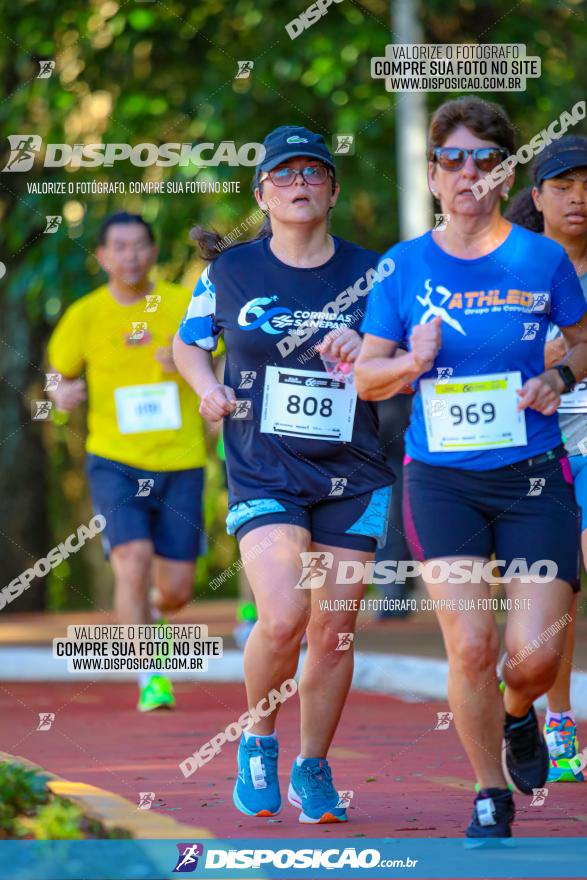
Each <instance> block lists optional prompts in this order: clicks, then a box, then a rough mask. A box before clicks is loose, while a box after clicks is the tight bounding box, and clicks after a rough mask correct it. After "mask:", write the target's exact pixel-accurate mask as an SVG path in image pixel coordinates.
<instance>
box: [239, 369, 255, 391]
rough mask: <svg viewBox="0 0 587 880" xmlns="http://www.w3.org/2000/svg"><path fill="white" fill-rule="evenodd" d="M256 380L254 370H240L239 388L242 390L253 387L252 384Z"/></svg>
mask: <svg viewBox="0 0 587 880" xmlns="http://www.w3.org/2000/svg"><path fill="white" fill-rule="evenodd" d="M256 378H257V373H256V372H255V370H241V381H240V385H239V386H238V387H239V388H244V389H245V390H247V389H248V388H252V387H253V382H254V381H255V379H256Z"/></svg>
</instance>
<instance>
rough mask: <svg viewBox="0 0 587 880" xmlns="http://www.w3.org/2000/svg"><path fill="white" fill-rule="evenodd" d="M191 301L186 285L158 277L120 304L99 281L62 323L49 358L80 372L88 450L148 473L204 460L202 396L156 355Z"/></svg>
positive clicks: (62, 368)
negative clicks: (143, 292)
mask: <svg viewBox="0 0 587 880" xmlns="http://www.w3.org/2000/svg"><path fill="white" fill-rule="evenodd" d="M159 298H160V299H159ZM189 300H190V294H189V292H188V291H187V290H185V289H184V288H183V287H179V286H178V285H177V284H168V283H167V282H166V281H157V282H156V285H155V288H154V289H153V290H152V292H151V294H149V298H148V299H147V298H144V299H140V300H138V301H137V302H136V303H133V304H132V305H121V304H120V303H118V302H117V301H116V300H115V299H114V297H113V296H112V294H111V293H110V292H109V290H108V286H107V285H106V284H104V285H103V286H102V287H98V289H97V290H94V291H93V292H92V293H89V294H87V295H86V296H83V297H82V298H81V299H79V300H78V301H77V302H75V303H73V305H71V306H70V307H69V308H68V309H67V311H66V312H65V314H64V315H63V317H62V318H61V320H60V321H59V323H58V325H57V327H56V328H55V330H54V332H53V335H52V336H51V339H50V341H49V363H50V365H51V367H53V368H54V369H55V370H57V372H59V373H61V374H62V375H63V376H64V377H65V378H66V379H75V378H77V377H78V376H80V375H81V374H82V373H83V371H84V370H85V373H86V382H87V388H88V438H87V442H86V449H87V451H88V452H92V453H94V454H95V455H100V456H103V457H104V458H110V459H113V460H114V461H119V462H121V463H122V464H127V465H130V466H131V467H138V468H145V469H146V470H152V471H175V470H185V469H187V468H195V467H204V466H205V464H206V448H205V442H204V427H203V421H202V418H201V416H200V415H199V413H198V406H199V398H198V397H197V396H196V395H195V394H194V392H193V391H192V390H191V388H190V387H189V386H188V384H187V383H186V382H185V381H184V380H183V379H182V378H181V377H180V375H179V373H177V372H176V371H174V372H166V371H165V369H164V368H163V365H162V364H161V363H159V361H158V360H157V358H156V356H155V355H156V352H157V350H158V349H159V348H168V347H169V346H170V344H171V340H172V339H173V336H174V335H175V332H176V331H177V328H178V327H179V324H180V322H181V320H182V318H183V316H184V314H185V310H186V308H187V305H188V303H189Z"/></svg>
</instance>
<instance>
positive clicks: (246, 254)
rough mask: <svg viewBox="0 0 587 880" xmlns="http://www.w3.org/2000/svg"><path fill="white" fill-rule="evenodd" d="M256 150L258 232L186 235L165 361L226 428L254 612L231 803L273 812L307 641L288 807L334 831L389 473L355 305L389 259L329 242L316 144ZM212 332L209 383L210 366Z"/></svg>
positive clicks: (332, 190)
mask: <svg viewBox="0 0 587 880" xmlns="http://www.w3.org/2000/svg"><path fill="white" fill-rule="evenodd" d="M264 146H265V150H266V152H265V156H264V159H263V161H262V162H261V163H260V165H259V166H258V168H257V171H256V175H255V180H254V193H255V198H256V200H257V203H258V205H259V207H260V208H261V210H262V211H263V212H265V214H266V215H267V217H266V222H265V224H264V227H263V229H262V230H261V234H260V236H259V237H257V238H256V239H255V240H253V241H250V242H245V243H243V244H239V245H236V246H233V247H230V248H226V249H223V248H222V242H221V241H220V240H219V238H218V237H214V236H213V235H212V234H211V233H204V232H202V231H201V230H199V231H196V237H197V238H198V240H199V241H200V245H201V247H202V252H203V255H204V257H205V258H207V259H209V260H210V261H211V262H210V265H209V266H208V268H207V269H206V270H205V271H204V272H203V274H202V276H201V278H200V280H199V281H198V284H197V286H196V289H195V291H194V294H193V297H192V300H191V302H190V305H189V308H188V311H187V314H186V316H185V319H184V321H183V322H182V324H181V327H180V330H179V333H178V336H177V337H176V340H175V346H174V356H175V360H176V363H177V366H178V369H179V371H180V372H181V373H182V375H183V376H184V377H185V378H186V380H187V381H188V382H189V383H190V384H191V385H192V387H193V388H194V390H195V391H196V393H197V394H198V395H199V396H200V397H201V406H200V412H201V414H202V415H203V416H204V418H206V419H207V420H208V421H210V422H218V421H220V420H222V419H224V438H225V449H226V464H227V471H228V487H229V514H228V518H227V530H228V532H229V534H234V535H236V537H237V539H238V541H239V545H240V551H241V556H242V561H243V564H244V567H245V571H246V574H247V577H248V579H249V581H250V583H251V586H252V589H253V592H254V595H255V600H256V603H257V608H258V615H259V619H258V621H257V623H256V624H255V626H254V628H253V630H252V632H251V635H250V636H249V639H248V641H247V644H246V648H245V654H244V665H245V680H246V687H247V698H248V705H249V707H257V710H258V715H260V716H261V717H257V718H256V719H255V720H254V723H253V724H252V725H251V726H250V727H249V728H248V729H247V730H246V731H245V732H244V734H243V736H242V738H241V742H240V747H239V755H238V779H237V782H236V785H235V789H234V803H235V805H236V806H237V808H238V809H239V810H240V811H241V812H243V813H245V814H247V815H251V816H271V815H275V814H276V813H278V812H279V811H280V809H281V793H280V788H279V780H278V775H277V757H278V744H277V737H276V734H275V721H276V716H277V711H278V708H279V703H280V699H279V694H280V693H282V691H280V689H281V688H282V686H283V685H284V683H285V682H288V681H289V680H291V679H292V678H293V676H294V675H295V673H296V669H297V665H298V661H299V653H300V644H301V641H302V638H303V636H304V632H306V633H307V639H308V652H307V656H306V660H305V663H304V667H303V671H302V674H301V678H300V684H299V691H300V705H301V749H300V755H299V756H298V757H297V758H295V759H294V761H293V767H292V772H291V779H290V786H289V792H288V798H289V801H290V803H292V804H293V805H294V806H296V807H297V808H298V809H299V810H300V821H301V822H308V823H321V822H344V821H346V818H347V815H346V809H345V807H346V803H344V802H343V803H341V802H339V797H338V794H337V791H336V789H335V787H334V785H333V782H332V775H331V771H330V767H329V764H328V760H327V753H328V749H329V747H330V743H331V741H332V738H333V736H334V733H335V731H336V728H337V725H338V722H339V719H340V716H341V713H342V710H343V707H344V703H345V700H346V696H347V694H348V690H349V687H350V684H351V679H352V672H353V645H352V641H353V634H354V628H355V621H356V616H357V611H358V610H359V605H360V600H361V598H362V596H363V594H364V591H365V588H366V587H365V583H364V581H365V580H367V579H366V578H364V577H363V574H362V573H363V571H364V568H365V563H367V562H370V561H371V560H372V559H373V556H374V550H375V547H376V544H377V543H378V542H380V541H383V540H384V535H385V531H386V519H387V511H388V507H389V501H390V495H391V483H392V482H393V479H394V477H393V473H392V471H391V470H390V469H389V468H388V467H387V465H386V464H385V460H384V457H383V455H382V453H381V451H380V449H379V443H378V435H377V427H378V424H377V415H376V411H375V407H374V405H373V404H369V403H364V402H362V401H358V400H357V395H356V391H355V388H354V382H353V375H352V365H353V362H354V360H355V358H356V356H357V354H358V350H359V347H360V343H361V337H360V336H359V334H358V332H357V329H358V326H359V323H360V319H361V317H362V315H363V314H364V308H365V298H366V295H367V294H368V292H369V290H370V288H371V286H372V284H373V283H374V281H376V280H381V279H382V277H383V276H384V275H385V274H386V273H388V272H390V271H392V268H393V264H392V263H391V262H390V261H383V262H382V263H381V264H379V255H378V254H376V253H374V252H373V251H369V250H365V249H364V248H362V247H359V246H357V245H355V244H351V243H350V242H348V241H344V240H342V239H340V238H337V237H336V236H333V235H331V234H330V232H329V230H328V218H329V214H330V211H331V210H332V209H333V208H334V206H335V204H336V201H337V198H338V194H339V185H338V183H337V182H336V176H335V173H336V172H335V166H334V160H333V157H332V155H331V153H330V151H329V149H328V148H327V146H326V144H325V142H324V140H323V138H322V136H321V135H318V134H315V133H313V132H311V131H309V130H308V129H306V128H301V127H298V126H281V127H280V128H277V129H275V131H272V132H271V133H270V134H269V135H268V136H267V138H266V139H265V142H264ZM220 334H222V335H223V338H224V343H225V346H226V371H225V377H224V383H223V384H221V383H219V382H218V380H217V379H216V377H215V375H214V372H213V370H212V366H211V355H210V352H211V351H212V350H214V349H215V347H216V344H217V341H218V337H219V336H220ZM286 690H287V688H286ZM282 698H283V694H282ZM286 711H288V710H286ZM345 787H352V786H345Z"/></svg>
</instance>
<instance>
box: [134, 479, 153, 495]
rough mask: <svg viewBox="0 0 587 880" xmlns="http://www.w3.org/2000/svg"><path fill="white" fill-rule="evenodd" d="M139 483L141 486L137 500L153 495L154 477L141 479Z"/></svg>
mask: <svg viewBox="0 0 587 880" xmlns="http://www.w3.org/2000/svg"><path fill="white" fill-rule="evenodd" d="M137 483H138V484H139V488H138V491H137V494H136V495H135V498H146V497H147V496H148V495H150V494H151V489H152V488H153V486H154V485H155V480H154V479H153V478H152V477H145V478H144V479H143V478H141V479H140V480H137Z"/></svg>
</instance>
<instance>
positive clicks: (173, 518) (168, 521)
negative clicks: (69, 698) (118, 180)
mask: <svg viewBox="0 0 587 880" xmlns="http://www.w3.org/2000/svg"><path fill="white" fill-rule="evenodd" d="M157 253H158V252H157V246H156V244H155V239H154V236H153V231H152V229H151V227H150V226H149V225H148V224H147V223H146V222H145V221H144V220H143V218H142V217H140V216H139V215H138V214H127V213H125V212H121V213H118V214H113V215H112V216H111V217H109V218H108V219H107V220H106V221H105V223H104V225H103V227H102V229H101V232H100V238H99V246H98V249H97V253H96V256H97V258H98V261H99V263H100V266H101V267H102V269H103V270H104V271H105V272H106V274H107V276H108V283H107V284H104V285H102V286H101V287H98V288H97V289H96V290H94V291H93V292H92V293H89V294H87V295H86V296H83V297H81V299H79V300H77V301H76V302H75V303H74V304H73V305H71V306H70V307H69V308H68V309H67V310H66V312H65V314H64V315H63V316H62V318H61V320H60V321H59V323H58V325H57V327H56V328H55V330H54V332H53V335H52V336H51V339H50V342H49V352H48V355H49V363H50V365H51V370H52V371H53V372H55V373H59V374H60V375H61V379H60V381H59V383H58V385H57V388H56V390H54V391H52V392H51V397H52V400H53V402H54V403H55V406H56V407H57V409H60V410H65V411H70V410H72V409H74V408H75V407H76V406H78V405H79V404H81V403H82V402H83V401H84V400H85V399H86V395H87V397H88V437H87V442H86V450H87V464H86V470H87V474H88V478H89V482H90V488H91V492H92V499H93V503H94V507H95V509H96V513H101V514H102V515H103V516H104V517H105V518H106V527H105V529H104V532H103V533H102V534H103V539H104V549H105V553H106V555H107V557H109V558H110V561H111V563H112V568H113V570H114V575H115V582H116V586H115V608H116V612H117V616H118V619H119V620H120V622H121V623H126V624H140V623H151V622H152V621H153V620H154V619H155V618H156V617H157V615H158V614H165V613H168V612H170V611H175V610H177V609H179V608H181V607H182V606H184V605H185V604H186V603H188V602H189V601H190V599H191V596H192V590H193V583H194V572H195V560H196V557H197V556H198V554H199V552H200V548H201V539H202V536H203V527H202V526H203V524H202V490H203V475H204V470H203V469H204V466H205V464H206V449H205V439H204V429H203V421H202V419H201V417H200V415H199V414H198V399H197V397H196V396H195V395H194V393H193V391H192V390H191V388H190V387H189V386H188V384H187V383H186V382H185V381H184V380H183V379H182V378H181V376H180V375H179V373H178V372H177V370H176V368H175V364H174V363H173V358H172V356H171V350H170V343H171V340H172V338H173V336H174V334H175V331H176V329H177V327H178V325H179V324H180V322H181V319H182V317H183V314H184V312H185V309H186V305H187V303H188V302H189V298H190V295H189V292H188V291H186V290H184V289H183V288H181V287H179V286H177V285H175V284H168V283H167V282H164V281H157V282H152V281H150V280H149V272H150V270H151V269H152V267H153V266H154V265H155V262H156V260H157ZM84 373H85V378H83V374H84ZM153 584H154V587H155V589H154V590H153V591H151V593H150V588H151V586H152V585H153ZM140 686H141V692H140V697H139V704H138V708H139V709H140V710H141V711H148V710H150V709H155V708H159V707H161V706H167V707H170V708H171V707H173V705H174V704H175V700H174V697H173V690H172V686H171V682H170V681H169V679H167V678H166V677H165V676H163V675H152V674H148V673H147V674H144V675H142V676H141V677H140Z"/></svg>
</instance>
